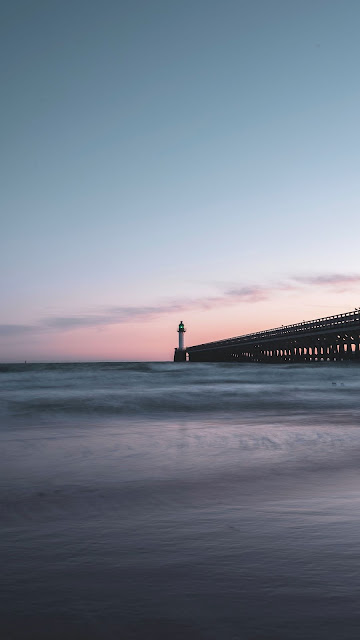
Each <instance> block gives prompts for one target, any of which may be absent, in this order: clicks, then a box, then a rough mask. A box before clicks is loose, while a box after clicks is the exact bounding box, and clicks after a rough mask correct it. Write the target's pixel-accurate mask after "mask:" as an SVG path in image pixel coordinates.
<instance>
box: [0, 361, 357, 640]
mask: <svg viewBox="0 0 360 640" xmlns="http://www.w3.org/2000/svg"><path fill="white" fill-rule="evenodd" d="M359 392H360V368H359V366H356V365H353V364H347V363H345V364H340V363H338V364H334V363H331V364H325V363H319V364H318V365H316V364H314V365H311V364H307V365H276V366H271V365H257V364H240V365H239V364H195V363H184V364H174V363H93V364H51V365H49V364H46V365H40V364H38V365H0V437H1V451H2V464H1V471H0V475H1V488H0V508H1V523H2V526H1V547H0V550H1V555H2V558H1V568H2V569H1V583H2V587H3V590H2V598H1V601H0V609H1V624H2V630H3V631H2V634H3V637H4V638H9V639H10V638H11V639H12V638H13V639H18V638H19V640H22V639H24V640H25V639H30V638H31V639H32V638H34V639H35V638H36V639H41V640H42V639H43V638H49V637H51V638H64V637H75V638H87V639H89V640H93V639H94V640H95V639H98V638H99V639H100V638H105V639H107V638H125V639H126V638H138V639H142V638H149V637H154V638H160V639H161V638H206V639H209V640H212V639H224V640H230V639H236V638H239V639H242V640H247V639H249V640H250V639H256V640H258V639H270V638H271V639H272V638H274V639H275V638H280V639H282V638H284V639H291V638H294V639H301V638H314V639H315V638H316V639H322V638H331V639H337V638H339V640H340V639H344V640H346V639H347V638H349V639H350V638H351V639H352V638H354V639H355V638H357V637H358V635H359V626H360V614H359V604H358V602H359V595H360V578H359V574H360V492H359V480H360V477H359V461H360V430H359V424H360V422H359V419H360V393H359Z"/></svg>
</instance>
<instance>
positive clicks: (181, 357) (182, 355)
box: [174, 320, 186, 362]
mask: <svg viewBox="0 0 360 640" xmlns="http://www.w3.org/2000/svg"><path fill="white" fill-rule="evenodd" d="M185 331H186V329H185V327H184V323H183V321H182V320H180V323H179V328H178V334H179V347H178V348H177V349H175V354H174V360H175V362H185V361H186V349H185V344H184V333H185Z"/></svg>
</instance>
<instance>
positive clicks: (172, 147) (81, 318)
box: [0, 0, 360, 362]
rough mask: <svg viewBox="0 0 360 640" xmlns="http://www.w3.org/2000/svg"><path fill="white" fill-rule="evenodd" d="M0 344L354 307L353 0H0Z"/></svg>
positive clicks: (18, 345)
mask: <svg viewBox="0 0 360 640" xmlns="http://www.w3.org/2000/svg"><path fill="white" fill-rule="evenodd" d="M0 25H1V26H0V31H1V33H0V43H1V44H0V48H1V56H0V59H1V63H0V64H1V88H2V110H1V114H2V115H1V124H2V131H1V152H0V153H1V183H2V184H1V195H0V198H1V221H2V224H1V235H0V245H1V251H0V261H1V271H0V295H1V317H0V360H1V361H3V362H4V361H23V360H28V361H49V360H65V361H66V360H132V359H135V360H138V359H140V360H147V359H154V360H167V359H171V358H172V356H173V348H174V346H176V341H177V334H176V328H177V324H178V322H179V321H180V319H182V320H184V322H185V325H186V326H187V329H188V332H187V334H186V341H187V344H188V345H191V344H197V343H198V342H204V341H207V340H212V339H219V338H225V337H229V336H233V335H240V334H242V333H247V332H249V331H255V330H261V329H266V328H271V327H275V326H278V325H281V324H287V323H290V322H297V321H302V320H303V319H311V318H316V317H321V316H326V315H330V314H333V313H340V312H343V311H349V310H351V309H353V308H354V307H355V306H360V267H359V227H360V222H359V205H360V194H359V168H360V162H359V153H360V152H359V149H360V128H359V114H360V80H359V63H360V38H359V31H360V2H359V1H358V0H339V1H337V0H336V1H334V0H301V1H300V0H299V1H298V0H246V1H244V0H237V1H235V0H191V1H190V0H181V1H180V0H177V1H175V0H159V1H158V0H129V1H127V0H101V1H100V0H71V1H70V0H7V1H5V2H2V3H1V11H0Z"/></svg>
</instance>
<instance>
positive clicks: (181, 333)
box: [178, 320, 186, 351]
mask: <svg viewBox="0 0 360 640" xmlns="http://www.w3.org/2000/svg"><path fill="white" fill-rule="evenodd" d="M185 331H186V329H185V327H184V323H183V321H182V320H180V324H179V328H178V334H179V351H184V349H185V345H184V333H185Z"/></svg>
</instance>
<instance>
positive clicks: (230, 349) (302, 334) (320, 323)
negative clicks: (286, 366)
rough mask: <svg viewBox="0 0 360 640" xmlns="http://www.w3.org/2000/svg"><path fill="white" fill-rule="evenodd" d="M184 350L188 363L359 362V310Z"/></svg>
mask: <svg viewBox="0 0 360 640" xmlns="http://www.w3.org/2000/svg"><path fill="white" fill-rule="evenodd" d="M186 353H187V358H188V359H189V360H190V362H269V363H270V362H271V363H275V362H327V361H328V362H330V361H333V362H339V361H344V360H354V361H358V362H360V309H355V310H354V311H350V312H348V313H342V314H340V315H336V316H328V317H326V318H318V319H317V320H310V321H308V322H300V323H298V324H290V325H286V326H282V327H278V328H276V329H268V330H266V331H258V332H256V333H249V334H246V335H242V336H237V337H234V338H226V339H225V340H217V341H215V342H207V343H204V344H198V345H194V346H192V347H187V348H186ZM182 356H183V360H185V354H183V353H182Z"/></svg>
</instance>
